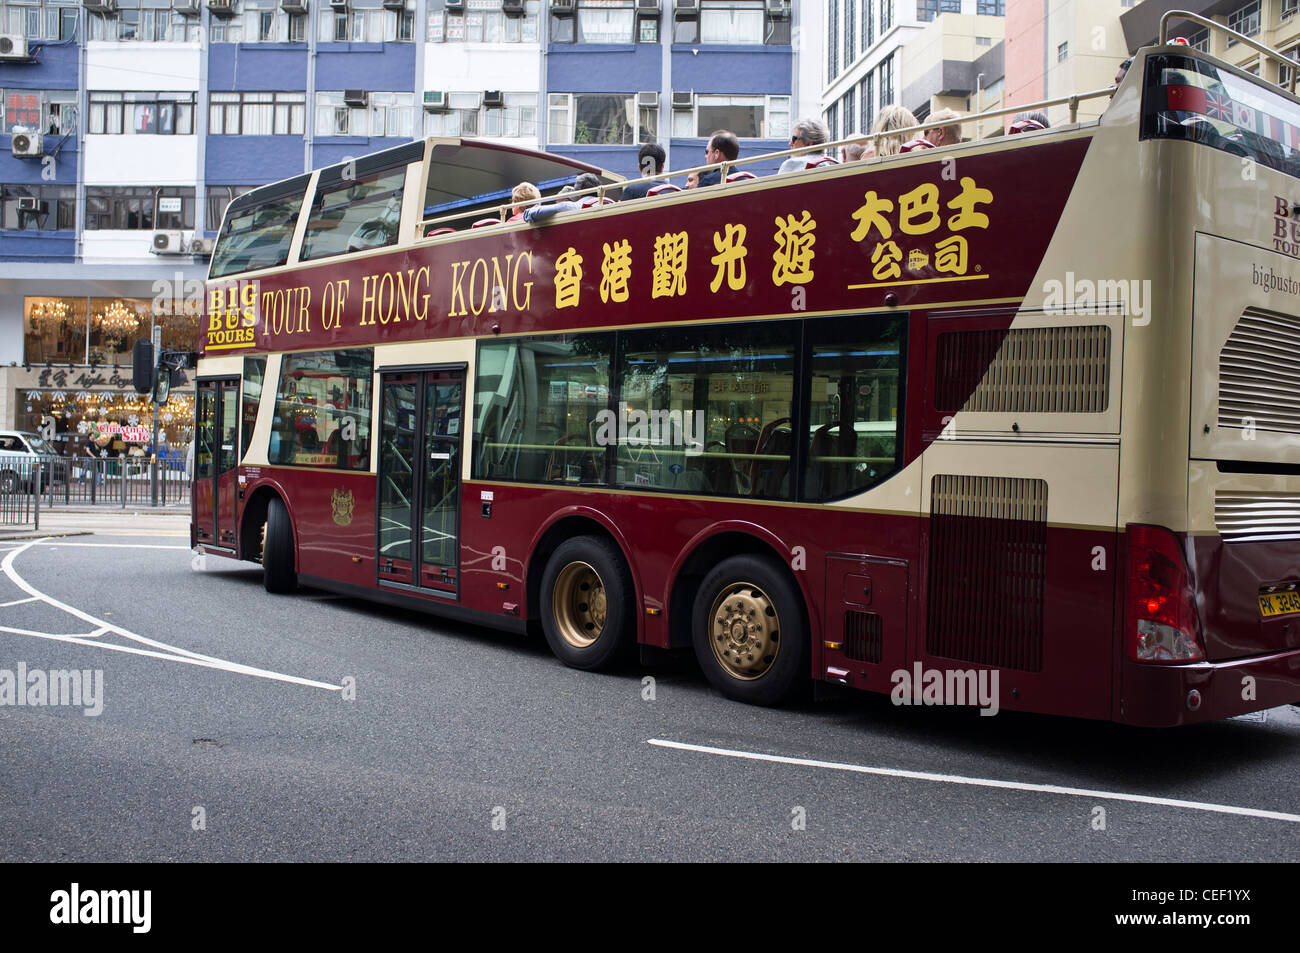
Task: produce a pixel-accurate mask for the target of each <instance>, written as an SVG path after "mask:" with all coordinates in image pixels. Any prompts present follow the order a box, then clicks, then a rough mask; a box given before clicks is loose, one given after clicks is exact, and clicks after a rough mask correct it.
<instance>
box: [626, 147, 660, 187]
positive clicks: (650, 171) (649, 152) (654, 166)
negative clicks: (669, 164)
mask: <svg viewBox="0 0 1300 953" xmlns="http://www.w3.org/2000/svg"><path fill="white" fill-rule="evenodd" d="M667 158H668V157H667V155H666V154H665V153H664V147H663V146H661V145H659V143H657V142H647V143H646V144H645V145H643V146H642V147H641V149H640V151H639V152H638V153H637V168H638V169H639V171H640V173H641V176H642V178H644V177H645V176H648V175H658V174H659V173H660V172H662V171H663V170H664V160H665V159H667ZM654 184H655V183H654V182H638V183H635V184H633V185H628V186H625V187H624V188H623V201H624V202H626V201H627V200H628V199H643V198H645V194H646V193H647V192H649V191H650V189H651V187H652V186H654Z"/></svg>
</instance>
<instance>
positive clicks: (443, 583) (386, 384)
mask: <svg viewBox="0 0 1300 953" xmlns="http://www.w3.org/2000/svg"><path fill="white" fill-rule="evenodd" d="M380 388H381V400H382V401H383V403H382V404H381V408H382V409H381V418H380V441H381V442H380V451H379V514H378V515H379V525H378V528H377V531H376V546H377V549H378V552H377V554H376V555H377V559H376V564H377V566H378V574H379V582H380V583H381V584H388V585H397V586H412V587H415V588H418V589H427V590H430V591H433V592H437V593H440V594H442V595H449V596H455V595H457V594H458V591H459V585H458V577H459V570H460V465H461V436H462V433H463V428H462V421H463V420H464V401H465V371H464V369H463V368H458V369H455V370H436V371H407V372H402V373H392V374H384V375H383V378H382V381H381V384H380Z"/></svg>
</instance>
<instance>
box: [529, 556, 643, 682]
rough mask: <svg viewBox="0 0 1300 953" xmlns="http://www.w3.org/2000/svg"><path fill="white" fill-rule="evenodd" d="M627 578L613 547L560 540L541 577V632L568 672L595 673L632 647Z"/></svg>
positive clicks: (633, 620)
mask: <svg viewBox="0 0 1300 953" xmlns="http://www.w3.org/2000/svg"><path fill="white" fill-rule="evenodd" d="M632 597H633V592H632V574H631V572H629V571H628V568H627V563H626V562H625V561H624V559H623V554H622V553H621V552H619V549H618V547H617V546H615V545H614V544H613V543H612V542H610V541H609V540H607V539H603V538H601V537H599V536H578V537H575V538H573V539H568V540H565V541H564V542H563V543H561V544H560V545H559V546H558V547H557V548H556V550H555V552H553V553H552V554H551V558H550V559H549V560H547V562H546V569H545V571H544V572H543V573H542V589H541V615H542V631H543V632H544V633H545V635H546V642H547V644H548V645H549V646H550V647H551V651H552V652H553V653H554V654H555V657H556V658H558V659H559V660H560V661H561V662H563V663H564V664H565V665H568V666H569V667H570V668H580V669H583V670H584V671H588V672H594V671H599V670H601V669H605V668H609V667H611V666H613V665H615V664H617V663H618V662H619V661H621V660H622V659H623V658H624V657H625V656H626V655H628V654H629V652H630V650H631V648H632V645H633V644H634V643H635V642H636V614H635V611H634V609H633V598H632Z"/></svg>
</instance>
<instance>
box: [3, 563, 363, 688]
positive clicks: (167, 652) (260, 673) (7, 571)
mask: <svg viewBox="0 0 1300 953" xmlns="http://www.w3.org/2000/svg"><path fill="white" fill-rule="evenodd" d="M39 542H41V540H33V541H32V542H30V543H28V544H27V545H25V546H21V547H19V548H18V549H15V550H13V551H12V552H10V553H8V554H7V555H6V556H5V558H4V561H3V562H0V572H3V573H4V575H5V576H7V577H8V578H9V581H10V582H12V583H13V584H14V585H16V586H17V587H18V588H19V589H21V590H23V592H25V593H27V594H28V595H30V596H32V597H34V599H35V600H36V601H40V602H44V603H46V604H47V605H50V606H53V607H54V608H56V609H59V610H61V611H63V612H66V613H68V614H69V615H71V616H74V617H75V618H78V619H80V620H81V621H83V622H87V623H89V624H91V625H93V626H95V627H96V628H95V631H94V632H92V633H90V634H89V635H56V634H54V633H50V632H33V631H30V630H23V629H12V628H8V627H5V626H0V632H13V633H15V634H18V635H27V636H32V637H35V638H41V639H50V640H53V641H57V642H75V643H77V644H78V645H88V646H93V647H95V648H100V649H108V650H110V651H114V652H127V653H129V654H132V655H145V656H149V657H150V658H160V659H165V660H167V661H169V662H183V663H185V664H187V665H198V666H202V667H203V668H215V669H220V670H222V671H227V672H236V673H238V674H240V675H254V676H256V677H258V678H266V679H271V680H273V681H278V682H290V683H292V684H294V685H306V686H309V687H311V688H324V689H327V690H329V691H332V692H337V691H342V689H343V686H342V685H331V684H329V683H328V682H317V681H313V680H312V679H309V678H300V677H299V676H297V675H285V674H283V673H282V672H272V671H269V670H267V669H261V668H254V667H253V666H251V665H241V664H240V663H238V662H230V661H227V660H225V659H219V658H214V657H212V656H210V655H201V654H199V653H198V652H191V651H190V650H189V649H183V648H180V647H179V646H175V645H168V644H167V643H165V642H159V641H157V640H155V639H150V638H147V637H145V636H143V635H139V634H137V633H135V632H131V631H129V630H127V629H124V628H122V627H121V626H120V625H113V624H112V623H110V622H105V621H104V620H103V619H97V618H95V617H94V616H92V615H90V614H89V613H87V612H83V611H82V610H80V609H78V608H76V607H75V606H70V605H68V604H67V603H65V602H60V601H59V600H58V599H55V598H54V597H53V596H48V595H46V594H45V593H43V592H41V591H40V590H39V589H37V588H36V587H35V586H33V585H31V583H29V582H27V580H25V579H24V578H23V577H22V576H20V575H18V571H17V570H16V569H14V559H15V558H16V557H18V556H19V555H21V554H22V553H24V552H26V551H27V550H28V549H30V548H31V547H32V546H34V545H36V544H37V543H39ZM108 634H112V635H118V636H121V637H122V638H124V639H127V640H129V641H131V642H138V643H140V644H141V645H147V646H149V647H150V648H152V649H156V650H157V651H152V652H151V651H147V650H145V649H137V648H132V647H130V646H125V645H113V644H112V643H108V642H89V641H85V640H86V639H90V638H94V637H95V636H98V635H108Z"/></svg>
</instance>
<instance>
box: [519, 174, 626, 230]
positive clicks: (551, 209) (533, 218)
mask: <svg viewBox="0 0 1300 953" xmlns="http://www.w3.org/2000/svg"><path fill="white" fill-rule="evenodd" d="M599 187H600V176H598V175H596V173H594V172H583V173H582V174H581V175H579V176H578V177H577V178H576V179H574V180H573V187H572V188H571V189H569V187H568V186H566V187H565V188H566V189H569V191H571V192H585V191H587V190H588V189H595V188H599ZM560 191H561V192H564V191H565V189H561V190H560ZM613 201H614V200H613V199H610V198H606V199H605V200H604V203H611V204H612V203H613ZM604 203H602V201H601V199H600V196H599V195H598V194H597V193H592V194H591V195H584V196H582V197H581V198H580V199H578V201H576V202H552V203H550V204H548V205H533V206H532V207H531V208H528V209H525V210H524V215H523V220H524V221H525V222H529V223H533V222H540V221H543V220H544V219H548V218H550V217H551V216H552V215H555V214H557V213H559V212H574V211H577V210H578V209H584V208H594V207H595V206H597V205H601V204H604ZM511 221H514V219H511Z"/></svg>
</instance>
